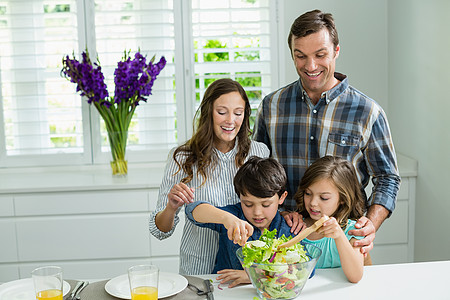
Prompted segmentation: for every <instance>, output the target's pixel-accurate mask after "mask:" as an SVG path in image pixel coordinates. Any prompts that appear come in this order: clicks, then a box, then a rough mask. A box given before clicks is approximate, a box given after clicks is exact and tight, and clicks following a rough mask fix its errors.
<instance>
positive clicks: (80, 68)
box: [61, 52, 109, 104]
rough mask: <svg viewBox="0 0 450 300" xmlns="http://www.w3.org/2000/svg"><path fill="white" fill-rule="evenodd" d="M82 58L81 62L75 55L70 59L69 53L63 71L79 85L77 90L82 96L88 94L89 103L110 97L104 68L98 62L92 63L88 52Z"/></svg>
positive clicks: (64, 60) (64, 61)
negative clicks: (103, 71)
mask: <svg viewBox="0 0 450 300" xmlns="http://www.w3.org/2000/svg"><path fill="white" fill-rule="evenodd" d="M82 58H83V59H82V62H81V63H80V62H79V61H77V60H76V59H75V57H74V58H73V59H70V58H69V56H68V55H67V56H66V57H65V58H64V59H63V68H62V70H61V73H62V74H64V77H66V78H67V79H68V80H70V81H71V82H73V83H75V84H76V85H77V92H80V95H81V96H86V97H87V98H88V103H89V104H90V103H92V102H93V101H94V102H102V101H103V100H104V99H105V98H107V97H109V94H108V90H107V88H106V84H105V77H104V76H103V73H102V68H101V67H100V66H99V65H97V64H94V65H92V63H91V60H90V58H89V54H88V53H86V52H83V53H82Z"/></svg>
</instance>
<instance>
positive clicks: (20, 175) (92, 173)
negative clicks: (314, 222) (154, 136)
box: [0, 154, 417, 195]
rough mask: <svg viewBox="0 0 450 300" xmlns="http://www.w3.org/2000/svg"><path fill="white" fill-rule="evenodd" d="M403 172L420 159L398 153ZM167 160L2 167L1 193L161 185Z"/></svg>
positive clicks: (413, 172)
mask: <svg viewBox="0 0 450 300" xmlns="http://www.w3.org/2000/svg"><path fill="white" fill-rule="evenodd" d="M397 159H398V165H399V169H400V175H401V176H403V177H411V176H417V162H416V161H415V160H413V159H411V158H408V157H406V156H403V155H400V154H399V155H398V156H397ZM164 167H165V164H164V163H158V164H129V165H128V175H127V176H126V177H115V176H112V173H111V168H110V166H107V165H104V166H79V167H76V166H74V167H52V168H28V169H0V195H1V194H16V193H36V192H67V191H80V190H84V191H93V190H114V189H148V188H159V185H160V183H161V178H162V174H163V172H164Z"/></svg>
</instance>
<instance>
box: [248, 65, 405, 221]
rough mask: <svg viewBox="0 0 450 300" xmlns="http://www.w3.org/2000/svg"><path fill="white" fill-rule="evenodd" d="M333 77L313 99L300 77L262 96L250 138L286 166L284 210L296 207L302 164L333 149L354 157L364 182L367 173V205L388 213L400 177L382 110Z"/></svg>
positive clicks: (342, 78) (337, 153)
mask: <svg viewBox="0 0 450 300" xmlns="http://www.w3.org/2000/svg"><path fill="white" fill-rule="evenodd" d="M335 77H336V78H337V79H338V80H340V81H341V82H340V83H339V84H338V85H336V86H335V87H334V88H332V89H331V90H329V91H327V92H324V93H323V94H322V96H321V98H320V100H319V101H318V102H317V104H316V105H313V104H312V102H311V99H310V98H309V97H308V95H307V93H306V92H304V90H303V87H302V85H301V81H300V79H299V80H298V81H295V82H293V83H291V84H289V85H287V86H285V87H283V88H281V89H279V90H277V91H275V92H273V93H271V94H270V95H268V96H266V97H265V98H264V100H263V101H262V102H261V105H260V107H259V109H258V114H257V118H256V123H255V132H254V139H255V140H256V141H260V142H263V143H265V144H266V145H267V146H268V147H269V149H270V151H271V156H272V157H273V158H275V159H277V160H278V161H279V162H280V163H281V164H282V165H283V166H284V168H285V170H286V174H287V177H288V187H287V191H288V196H287V198H286V200H285V201H284V203H285V204H284V208H285V209H286V210H295V208H296V203H295V201H294V200H293V199H292V198H293V196H294V194H295V192H296V191H297V187H298V185H299V182H300V180H301V178H302V177H303V174H304V173H305V170H306V168H307V167H308V166H309V165H311V164H312V163H313V162H314V161H316V160H317V159H318V158H320V157H323V156H326V155H334V156H339V157H342V158H345V159H347V160H348V161H350V162H352V163H353V165H354V167H355V169H356V172H357V175H358V179H359V181H360V182H361V184H362V187H363V188H365V187H366V186H367V184H368V182H369V179H370V177H371V176H372V178H373V179H372V181H373V185H374V188H373V190H372V195H371V196H370V197H369V198H368V199H367V202H366V204H367V207H369V206H370V205H372V204H380V205H382V206H384V207H385V208H386V209H387V210H389V212H390V214H391V213H392V211H393V210H394V208H395V202H396V198H397V192H398V189H399V186H400V177H399V173H398V169H397V158H396V155H395V150H394V144H393V143H392V138H391V133H390V129H389V124H388V121H387V118H386V115H385V113H384V111H383V109H382V108H381V107H380V106H379V105H378V104H377V103H376V102H375V101H374V100H372V99H370V98H369V97H367V96H366V95H364V94H363V93H361V92H360V91H358V90H356V89H355V88H353V87H351V86H350V85H349V84H348V79H347V76H345V75H343V74H340V73H335ZM390 214H389V215H390Z"/></svg>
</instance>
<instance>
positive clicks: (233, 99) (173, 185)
mask: <svg viewBox="0 0 450 300" xmlns="http://www.w3.org/2000/svg"><path fill="white" fill-rule="evenodd" d="M250 113H251V108H250V103H249V101H248V98H247V95H246V93H245V91H244V89H243V88H242V86H241V85H240V84H239V83H238V82H236V81H233V80H231V79H219V80H217V81H215V82H213V83H212V84H211V85H210V86H209V87H208V88H207V90H206V92H205V95H204V97H203V100H202V103H201V104H200V107H199V109H198V110H197V113H196V116H197V115H199V119H198V124H197V128H196V130H195V132H194V134H193V136H192V138H191V139H190V140H188V141H187V142H186V143H185V144H183V145H181V146H179V147H177V148H175V149H172V151H171V152H170V154H169V160H168V162H167V165H166V169H165V172H164V176H163V180H162V183H161V186H160V189H159V196H158V203H157V206H156V210H155V211H154V212H153V213H152V214H151V216H150V232H151V233H152V234H153V235H154V236H155V237H156V238H158V239H165V238H167V237H169V236H170V235H172V233H173V231H174V229H175V226H176V225H177V223H178V222H179V218H178V213H179V212H180V209H181V207H182V206H183V205H184V204H185V203H190V202H193V201H197V200H198V201H200V200H201V201H207V202H209V203H211V204H212V205H214V206H225V205H228V204H235V203H238V202H239V197H238V196H237V195H236V193H235V192H234V187H233V178H234V175H235V174H236V172H237V170H238V168H239V167H240V166H242V165H243V164H244V162H245V161H246V160H247V159H248V158H249V157H251V156H259V157H268V156H269V150H268V148H267V146H266V145H264V144H263V143H259V142H256V141H251V140H250V138H249V136H250V133H251V131H250V119H249V118H250ZM217 249H218V234H217V232H213V231H212V230H209V229H206V228H200V227H197V226H195V225H193V224H192V223H191V222H186V223H185V225H184V230H183V237H182V239H181V246H180V274H189V275H195V274H209V273H211V272H212V270H213V267H214V263H215V257H216V253H217Z"/></svg>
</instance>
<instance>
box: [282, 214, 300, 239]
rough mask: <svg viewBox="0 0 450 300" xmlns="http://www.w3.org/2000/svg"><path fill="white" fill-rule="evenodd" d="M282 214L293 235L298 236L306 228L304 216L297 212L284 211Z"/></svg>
mask: <svg viewBox="0 0 450 300" xmlns="http://www.w3.org/2000/svg"><path fill="white" fill-rule="evenodd" d="M280 214H281V215H282V216H283V218H284V219H285V220H286V223H287V224H288V226H289V227H291V233H293V234H295V235H297V234H298V233H299V232H300V231H301V230H303V229H305V228H306V224H305V223H304V222H303V216H302V215H301V214H299V213H298V212H295V211H282V212H280Z"/></svg>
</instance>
